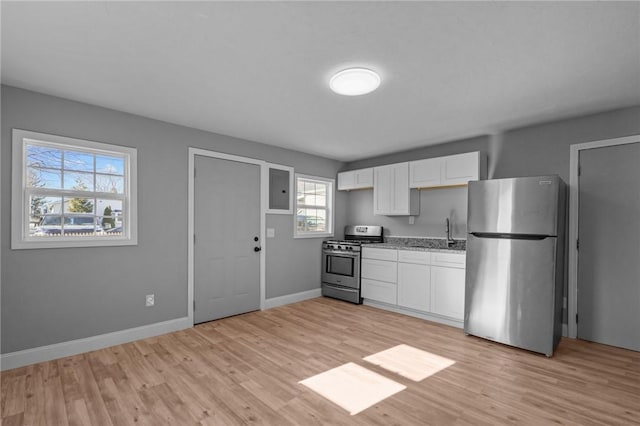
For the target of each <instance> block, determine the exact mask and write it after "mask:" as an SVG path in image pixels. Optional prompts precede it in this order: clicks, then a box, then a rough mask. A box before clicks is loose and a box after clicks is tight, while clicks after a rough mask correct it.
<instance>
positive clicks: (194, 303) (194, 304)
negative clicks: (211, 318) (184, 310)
mask: <svg viewBox="0 0 640 426" xmlns="http://www.w3.org/2000/svg"><path fill="white" fill-rule="evenodd" d="M193 310H194V311H195V310H196V299H193Z"/></svg>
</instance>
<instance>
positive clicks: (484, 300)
mask: <svg viewBox="0 0 640 426" xmlns="http://www.w3.org/2000/svg"><path fill="white" fill-rule="evenodd" d="M556 249H557V248H556V238H553V237H548V238H545V239H542V240H522V239H501V238H478V237H475V236H473V235H469V236H468V239H467V270H466V279H465V310H464V331H465V333H467V334H472V335H475V336H479V337H483V338H486V339H489V340H494V341H497V342H500V343H505V344H508V345H512V346H517V347H520V348H523V349H528V350H531V351H535V352H541V353H544V354H546V355H548V356H551V355H552V353H553V348H554V325H555V323H556V322H557V321H560V318H557V315H556V314H555V297H556V296H555V286H556V284H555V282H556V281H555V278H556V277H555V274H556Z"/></svg>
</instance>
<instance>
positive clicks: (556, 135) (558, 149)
mask: <svg viewBox="0 0 640 426" xmlns="http://www.w3.org/2000/svg"><path fill="white" fill-rule="evenodd" d="M636 134H640V106H635V107H631V108H624V109H619V110H614V111H608V112H603V113H599V114H592V115H588V116H584V117H577V118H573V119H568V120H561V121H556V122H551V123H544V124H539V125H535V126H529V127H524V128H520V129H515V130H510V131H507V132H504V133H500V134H497V135H492V136H485V137H478V138H475V139H467V140H462V141H454V142H449V143H444V144H440V145H435V146H428V147H424V148H419V149H414V150H411V151H406V152H401V153H396V154H392V155H387V156H382V157H375V158H370V159H366V160H361V161H355V162H351V163H348V164H347V165H345V168H344V170H352V169H359V168H363V167H371V166H376V165H380V164H390V163H397V162H402V161H409V160H417V159H421V158H431V157H439V156H442V155H449V154H459V153H462V152H469V151H481V152H482V153H484V154H486V155H487V165H488V172H487V177H488V178H490V179H491V178H496V179H497V178H503V177H515V176H536V175H546V174H557V175H560V177H561V178H562V179H563V180H564V181H565V182H566V183H567V184H568V183H569V156H570V146H571V145H572V144H577V143H584V142H589V141H596V140H603V139H611V138H617V137H623V136H630V135H636ZM466 196H467V191H466V189H459V188H453V189H437V190H428V191H422V192H421V194H420V216H418V217H416V218H415V224H414V225H409V224H408V218H407V217H386V216H373V214H372V211H373V191H372V190H368V191H352V192H350V193H349V194H348V211H347V222H349V223H365V224H372V225H377V224H381V225H383V226H385V228H386V229H385V234H386V235H393V236H418V237H420V236H431V237H443V236H444V218H445V217H446V215H447V214H449V215H451V216H450V217H452V218H453V222H454V225H455V227H454V238H464V237H465V233H466V217H467V207H466ZM567 201H568V200H567ZM568 222H569V218H568V215H567V224H568ZM567 229H568V228H567ZM568 244H569V241H568V240H567V242H566V244H565V253H567V248H568ZM634 249H635V247H630V250H634ZM565 259H566V256H565ZM566 266H567V262H566V261H565V287H564V296H565V297H566V296H567V285H566V283H567V275H568V273H567V268H566ZM563 323H565V324H566V323H567V312H566V310H565V312H564V315H563Z"/></svg>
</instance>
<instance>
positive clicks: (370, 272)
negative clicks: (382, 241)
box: [360, 247, 398, 305]
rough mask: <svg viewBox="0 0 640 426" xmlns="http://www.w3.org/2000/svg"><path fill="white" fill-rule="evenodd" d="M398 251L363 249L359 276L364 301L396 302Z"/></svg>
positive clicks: (393, 303)
mask: <svg viewBox="0 0 640 426" xmlns="http://www.w3.org/2000/svg"><path fill="white" fill-rule="evenodd" d="M397 259H398V250H393V249H379V248H370V247H364V248H363V249H362V263H361V270H360V276H361V277H362V278H361V284H362V288H361V294H362V297H364V298H365V299H371V300H376V301H378V302H384V303H390V304H392V305H395V304H396V303H397V302H398V288H397V287H398V286H397V284H396V283H397V282H398V262H397Z"/></svg>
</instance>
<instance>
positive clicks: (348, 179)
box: [338, 170, 356, 191]
mask: <svg viewBox="0 0 640 426" xmlns="http://www.w3.org/2000/svg"><path fill="white" fill-rule="evenodd" d="M355 183H356V172H355V171H353V170H352V171H349V172H341V173H338V191H346V190H349V189H353V187H354V185H355Z"/></svg>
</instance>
